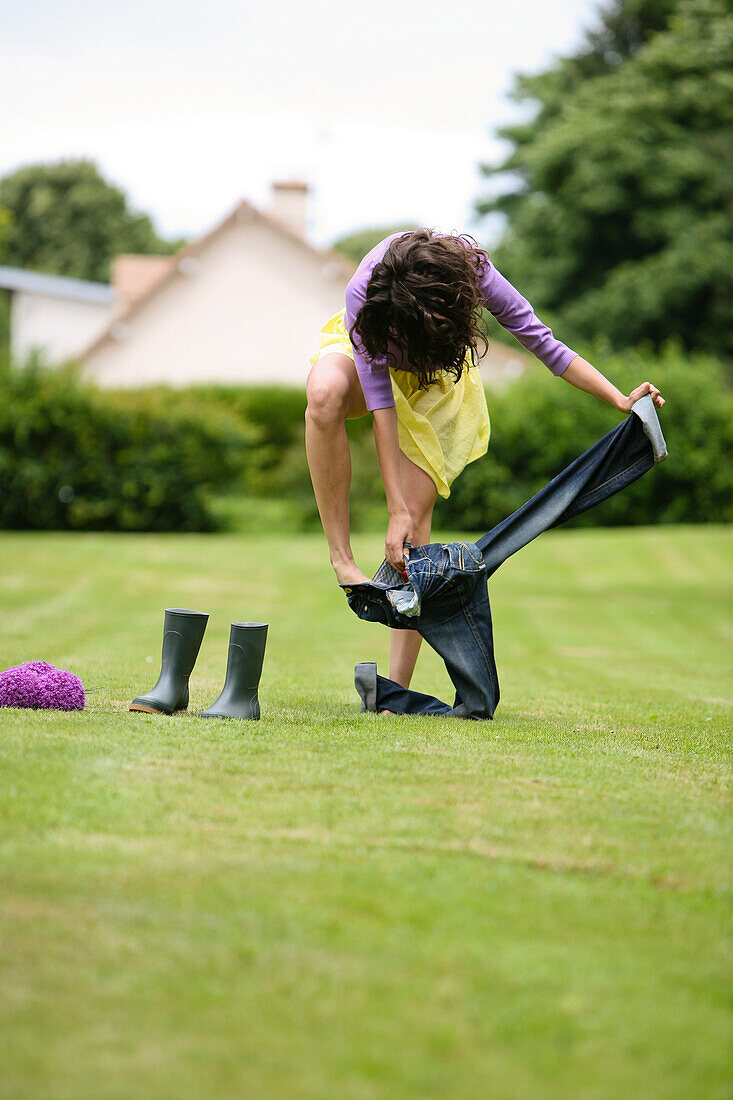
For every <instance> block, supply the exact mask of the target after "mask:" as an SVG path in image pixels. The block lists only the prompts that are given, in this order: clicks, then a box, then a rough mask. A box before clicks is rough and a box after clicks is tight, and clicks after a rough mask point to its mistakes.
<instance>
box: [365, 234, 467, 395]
mask: <svg viewBox="0 0 733 1100" xmlns="http://www.w3.org/2000/svg"><path fill="white" fill-rule="evenodd" d="M487 260H488V257H487V255H486V253H485V252H484V251H483V250H482V249H480V248H479V247H478V245H476V243H475V241H473V240H472V239H471V238H469V237H466V236H465V234H464V235H462V236H460V237H442V236H438V235H437V234H436V233H434V232H433V231H432V230H430V229H416V230H414V231H411V232H409V233H404V234H403V235H402V236H400V237H397V238H396V239H395V240H393V241H392V242H391V244H390V245H389V247H388V248H387V251H386V252H385V254H384V256H383V257H382V259H381V261H380V262H379V263H378V264H377V265H376V266H375V268H374V271H373V272H372V275H371V278H370V279H369V284H368V286H367V290H366V301H365V303H364V305H363V306H362V308H361V309H360V310H359V313H358V314H357V316H356V318H355V320H354V324H353V326H352V329H351V336H352V340H353V339H354V336H355V335H356V336H357V337H358V339H359V341H360V344H361V346H362V347H363V348H364V350H365V351H366V353H367V355H368V356H369V357H370V358H372V359H381V358H383V357H384V356H389V355H390V349H389V347H388V345H389V344H390V343H392V344H395V345H397V346H398V347H399V348H400V350H401V351H402V352H403V353H404V355H405V357H406V359H407V361H408V362H409V364H410V368H411V370H413V371H414V372H415V373H416V374H417V377H418V385H419V386H420V388H421V389H424V388H425V387H426V386H429V385H430V383H431V382H434V381H435V378H436V373H437V372H438V371H448V372H449V373H450V374H452V375H453V376H454V378H455V379H456V381H457V380H458V379H459V378H460V376H461V373H462V371H463V363H464V359H465V357H466V355H467V354H468V353H470V355H471V359H472V361H473V362H476V361H477V359H478V355H479V353H478V345H479V343H482V344H483V348H482V352H481V354H483V353H485V352H486V350H487V348H488V341H487V339H486V334H485V329H484V327H483V325H482V320H481V307H482V306H483V304H484V299H483V295H482V293H481V290H480V288H479V272H480V268H481V265H482V264H483V263H485V262H486V261H487Z"/></svg>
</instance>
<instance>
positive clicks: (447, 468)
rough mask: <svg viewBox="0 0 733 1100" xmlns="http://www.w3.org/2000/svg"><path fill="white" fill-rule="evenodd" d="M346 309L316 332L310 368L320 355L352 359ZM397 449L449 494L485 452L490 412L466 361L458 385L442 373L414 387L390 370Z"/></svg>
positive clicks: (412, 379)
mask: <svg viewBox="0 0 733 1100" xmlns="http://www.w3.org/2000/svg"><path fill="white" fill-rule="evenodd" d="M345 312H346V311H345V310H344V309H342V310H340V311H339V312H338V313H334V315H333V317H330V318H329V319H328V321H326V323H325V325H324V326H323V328H322V329H321V333H320V342H321V346H320V348H319V350H318V351H317V352H316V354H315V355H313V356H311V360H310V362H311V366H312V365H313V364H315V363H317V362H318V360H319V359H320V358H321V356H323V355H328V354H330V353H331V352H335V351H338V352H341V353H342V354H343V355H348V356H349V358H350V359H353V358H354V349H353V347H352V345H351V340H350V339H349V333H348V331H347V329H346V323H345V321H344V314H345ZM389 373H390V377H391V379H392V391H393V393H394V398H395V405H396V408H397V421H398V424H399V433H400V450H401V451H402V452H403V454H405V455H406V456H407V458H409V459H410V460H411V461H412V462H414V463H415V465H416V466H419V467H420V469H421V470H424V471H425V473H426V474H427V475H428V476H429V477H430V478H432V480H433V482H434V484H435V488H436V489H437V491H438V494H439V495H440V496H442V497H449V496H450V487H451V484H452V482H453V481H454V480H455V479H456V478H457V477H458V475H459V474H460V472H461V470H463V469H464V467H465V466H467V465H468V464H469V462H473V461H474V460H475V459H477V458H481V456H482V455H485V454H486V451H487V450H488V447H489V433H490V424H489V410H488V409H487V407H486V396H485V394H484V387H483V384H482V382H481V375H480V374H479V370H478V367H475V366H473V365H472V363H471V361H470V359H469V358H468V357H467V358H466V361H465V369H464V371H463V374H462V375H461V377H460V378H459V380H458V381H457V382H454V379H453V376H452V375H450V374H447V373H446V374H444V375H443V376H442V377H439V379H438V381H437V382H434V383H433V384H432V385H431V386H429V387H428V388H427V389H426V390H420V389H418V387H417V375H416V374H414V373H413V372H412V371H405V370H392V369H391V368H390V372H389Z"/></svg>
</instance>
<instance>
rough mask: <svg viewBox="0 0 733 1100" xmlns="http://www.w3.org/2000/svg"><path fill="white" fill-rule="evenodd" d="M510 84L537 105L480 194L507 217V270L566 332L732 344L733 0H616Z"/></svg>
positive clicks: (623, 343) (502, 255)
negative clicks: (554, 55) (564, 50)
mask: <svg viewBox="0 0 733 1100" xmlns="http://www.w3.org/2000/svg"><path fill="white" fill-rule="evenodd" d="M514 96H515V98H516V99H517V100H518V101H519V102H523V103H530V102H531V103H534V104H535V105H536V112H535V114H534V117H533V118H532V119H531V120H530V121H528V122H526V123H524V124H522V125H517V126H511V127H506V128H505V129H503V130H502V131H500V133H501V136H502V137H504V138H505V139H506V140H508V141H509V142H510V144H511V146H512V148H511V151H510V153H509V155H508V156H507V158H506V159H505V160H504V161H503V163H501V164H499V165H496V166H493V167H490V166H484V172H485V174H486V175H487V176H489V177H498V178H497V179H495V181H494V182H495V184H496V183H498V184H502V182H503V184H504V187H503V192H502V193H501V194H499V195H498V196H497V195H496V194H495V195H494V196H493V197H487V198H486V199H485V200H484V201H482V202H481V203H479V204H478V209H479V211H480V212H482V213H489V212H493V211H500V212H501V213H503V214H504V215H505V216H506V218H507V227H506V231H505V233H504V236H503V239H502V241H501V243H500V245H499V247H498V248H497V249H496V250H495V256H496V260H497V263H498V264H499V266H500V267H501V268H502V270H504V271H505V272H506V274H507V275H508V277H509V278H511V279H513V280H514V281H516V283H517V284H518V285H519V286H520V287H521V289H522V290H523V292H525V293H526V294H527V295H528V297H530V298H531V299H532V300H533V302H534V303H535V305H536V306H537V308H538V309H539V310H540V311H541V312H544V313H545V314H546V315H547V316H548V317H549V318H550V319H552V320H554V321H555V323H557V324H558V325H559V328H560V333H561V335H562V337H563V339H565V340H567V341H568V342H571V341H581V342H582V341H583V340H586V339H590V338H592V337H594V336H596V335H603V336H605V337H606V338H607V340H608V341H609V343H610V345H611V346H612V347H615V348H623V347H628V346H630V345H634V344H637V343H639V342H640V341H648V342H650V343H651V344H652V345H653V346H656V347H659V346H660V345H661V344H662V343H663V342H664V341H665V340H666V339H668V338H669V337H670V336H673V335H674V336H676V337H677V338H679V339H681V340H682V342H683V346H685V347H687V348H701V349H710V350H715V351H717V352H718V353H720V352H723V353H728V354H730V353H733V323H732V322H733V293H732V290H733V15H732V13H731V8H730V3H729V0H614V3H613V4H612V6H611V8H610V9H607V10H606V12H605V14H604V16H603V19H602V25H601V27H600V29H599V30H597V31H595V32H594V33H593V34H591V35H589V36H588V40H587V42H586V43H585V45H584V46H583V48H582V49H581V50H580V51H579V52H578V53H577V54H576V55H575V56H573V57H569V58H563V59H560V60H559V61H558V62H557V63H556V64H554V65H553V66H552V67H551V68H550V69H548V70H547V71H546V72H544V73H541V74H539V75H537V76H523V77H520V78H519V80H518V82H517V85H516V89H515V93H514ZM495 190H496V188H495Z"/></svg>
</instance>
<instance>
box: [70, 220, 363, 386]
mask: <svg viewBox="0 0 733 1100" xmlns="http://www.w3.org/2000/svg"><path fill="white" fill-rule="evenodd" d="M184 268H185V274H177V275H175V276H174V277H173V278H172V279H170V280H169V281H168V282H167V283H166V284H165V285H163V286H161V287H160V288H159V289H158V290H154V291H153V292H152V294H151V295H150V296H149V297H148V298H146V299H144V300H143V301H141V302H140V303H139V304H138V305H137V306H136V307H135V308H134V310H133V312H132V313H131V315H130V317H129V319H128V320H127V321H126V322H125V321H123V322H121V323H118V324H117V325H116V326H115V328H114V329H113V332H114V335H115V339H107V340H105V341H104V342H103V343H101V344H100V345H98V346H97V347H96V348H94V347H93V348H92V349H91V350H90V351H89V352H88V353H87V354H86V355H85V357H84V360H83V361H84V364H85V369H86V372H87V374H88V375H89V377H90V378H92V379H94V380H95V381H96V382H98V383H99V384H100V385H103V386H115V387H117V386H141V385H149V384H154V383H161V382H162V383H169V384H171V385H176V386H184V385H188V384H191V383H204V382H224V383H246V384H253V383H263V384H265V383H273V382H276V383H283V384H290V385H303V384H304V382H305V378H306V374H307V371H308V369H309V364H308V357H309V356H310V355H312V354H313V353H314V352H315V351H317V350H318V333H319V329H320V328H321V326H322V325H323V323H324V321H326V320H327V318H328V317H330V316H331V315H332V314H333V313H335V312H336V311H337V310H339V309H341V308H343V304H344V291H345V288H346V282H347V275H346V274H345V272H344V269H343V267H341V266H339V265H338V264H336V263H334V262H333V261H329V260H328V259H324V258H322V257H321V256H319V255H318V254H317V253H315V252H314V251H313V250H312V249H310V248H309V247H308V246H306V245H305V244H300V243H299V242H298V241H295V240H293V239H291V238H290V237H289V236H286V235H285V234H280V233H279V232H278V231H277V230H276V229H273V227H272V226H271V225H268V224H267V223H263V222H260V221H259V220H258V219H257V218H256V217H255V216H252V215H250V214H248V213H247V212H246V211H243V212H240V215H239V216H238V220H236V221H234V222H233V223H232V224H231V225H229V226H226V227H225V228H224V229H222V231H221V232H220V233H219V234H218V235H216V236H214V237H213V238H212V239H210V240H209V241H208V242H206V243H205V244H204V245H203V246H202V249H201V252H200V254H199V255H198V256H197V257H192V256H189V257H187V258H185V260H184Z"/></svg>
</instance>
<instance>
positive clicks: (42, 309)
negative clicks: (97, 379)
mask: <svg viewBox="0 0 733 1100" xmlns="http://www.w3.org/2000/svg"><path fill="white" fill-rule="evenodd" d="M113 308H114V307H113V306H111V305H104V304H100V303H98V302H80V301H74V300H73V299H69V298H56V297H51V296H50V295H45V294H36V293H35V292H32V293H31V292H29V291H23V290H19V291H15V292H14V293H13V295H12V298H11V306H10V333H11V337H10V349H11V352H12V355H13V358H14V359H15V360H16V362H22V361H23V360H24V359H25V358H26V357H27V356H28V355H30V354H31V353H32V352H33V351H40V352H41V353H42V354H43V357H44V359H46V360H47V361H48V362H50V363H60V362H63V361H64V360H65V359H69V358H73V357H74V356H75V355H77V354H78V353H79V352H80V351H81V350H82V349H83V348H85V347H86V346H87V345H88V344H89V343H90V342H91V341H92V340H93V339H94V337H95V336H96V335H97V334H98V333H99V332H101V331H102V329H103V328H104V326H105V325H106V324H107V322H108V321H109V318H110V316H111V314H112V310H113Z"/></svg>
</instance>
